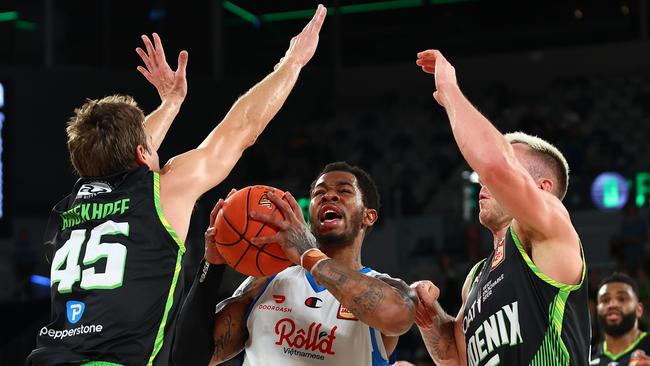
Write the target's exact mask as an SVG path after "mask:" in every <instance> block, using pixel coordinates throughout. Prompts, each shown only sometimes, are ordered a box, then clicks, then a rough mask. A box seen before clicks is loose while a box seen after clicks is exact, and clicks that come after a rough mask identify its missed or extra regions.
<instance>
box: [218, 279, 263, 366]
mask: <svg viewBox="0 0 650 366" xmlns="http://www.w3.org/2000/svg"><path fill="white" fill-rule="evenodd" d="M267 279H268V278H267V277H260V278H255V277H249V278H248V279H247V280H246V281H244V283H242V285H241V286H240V287H239V289H237V291H236V292H235V294H234V295H233V296H232V297H230V298H228V299H226V300H224V301H222V302H220V303H219V304H218V305H217V309H216V314H215V317H214V331H213V339H214V351H213V353H212V359H211V360H210V365H216V364H219V363H221V362H224V361H227V360H229V359H231V358H233V357H235V356H236V355H237V354H238V353H239V352H241V350H242V349H244V345H245V343H246V340H247V339H248V330H247V329H246V319H245V315H246V310H248V307H249V306H250V305H251V303H252V302H253V300H254V299H255V296H256V295H257V294H258V293H259V292H260V290H261V289H262V287H263V286H264V283H266V280H267Z"/></svg>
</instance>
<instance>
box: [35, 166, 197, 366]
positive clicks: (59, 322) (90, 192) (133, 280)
mask: <svg viewBox="0 0 650 366" xmlns="http://www.w3.org/2000/svg"><path fill="white" fill-rule="evenodd" d="M159 183H160V181H159V175H158V173H155V172H151V171H149V170H148V169H147V168H146V167H141V168H137V169H134V170H130V171H126V172H122V173H120V174H116V175H113V176H109V177H104V178H92V179H86V178H82V179H80V180H79V181H77V183H76V184H75V186H74V189H73V190H72V194H70V195H69V196H68V197H66V198H65V199H63V200H62V201H61V202H59V203H58V204H57V205H56V206H55V207H54V209H53V210H52V214H51V216H50V221H49V223H48V227H47V229H46V236H45V243H46V245H49V246H51V247H50V248H48V249H52V254H53V255H52V257H51V258H50V259H51V272H50V276H51V299H52V305H51V306H52V310H51V313H52V315H51V320H50V322H49V323H48V324H47V325H45V326H44V327H42V328H41V329H40V331H39V334H38V338H37V349H36V350H34V351H33V352H32V353H31V355H30V356H29V358H28V360H27V363H28V365H39V366H40V365H45V366H49V365H59V364H69V363H74V364H77V363H82V364H91V365H92V364H95V365H116V364H117V365H138V366H140V365H167V363H168V360H169V351H170V343H171V332H170V330H172V329H173V326H174V322H175V318H176V316H177V312H178V309H179V307H180V304H179V302H180V296H181V295H182V292H183V291H182V288H181V286H182V282H183V281H182V280H181V278H180V277H181V260H182V257H183V253H184V252H185V246H184V244H183V243H182V242H181V240H180V239H179V238H178V236H177V235H176V233H175V232H174V231H173V230H172V228H171V227H170V226H169V224H168V223H167V220H166V219H165V217H164V215H163V213H162V208H161V205H160V196H159V192H160V184H159ZM87 362H90V363H87Z"/></svg>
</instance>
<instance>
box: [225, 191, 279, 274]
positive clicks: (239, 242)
mask: <svg viewBox="0 0 650 366" xmlns="http://www.w3.org/2000/svg"><path fill="white" fill-rule="evenodd" d="M269 194H275V195H277V196H278V197H282V195H283V194H284V192H283V191H281V190H279V189H276V188H273V187H268V186H263V185H257V186H250V187H246V188H243V189H241V190H239V191H237V192H236V193H235V194H233V195H232V196H230V197H228V198H227V199H226V201H225V202H224V204H223V208H222V209H221V211H219V214H218V215H217V218H216V221H215V223H214V226H215V229H216V231H217V232H216V234H215V241H216V243H217V249H218V250H219V253H221V256H223V258H224V259H225V261H226V263H228V265H229V266H231V267H232V268H234V269H235V270H236V271H237V272H240V273H243V274H245V275H249V276H255V277H262V276H270V275H274V274H276V273H278V272H280V271H282V270H283V269H285V268H287V267H289V266H290V265H291V262H290V261H289V260H288V259H287V257H286V256H285V255H284V251H283V250H282V248H281V247H280V245H278V244H276V243H267V244H262V245H260V246H257V245H255V244H253V243H251V242H250V240H251V238H255V237H263V236H272V235H275V233H277V230H276V229H275V228H273V227H270V226H268V225H267V224H266V223H264V222H261V221H257V220H254V219H252V218H250V217H249V212H251V211H257V212H260V213H262V212H264V213H269V212H270V213H272V214H274V215H276V216H277V217H279V218H282V219H284V215H282V213H281V212H280V211H279V210H278V209H277V207H276V206H275V205H274V204H273V203H272V202H271V200H269V198H268V195H269Z"/></svg>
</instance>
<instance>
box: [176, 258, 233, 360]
mask: <svg viewBox="0 0 650 366" xmlns="http://www.w3.org/2000/svg"><path fill="white" fill-rule="evenodd" d="M225 268H226V265H214V264H210V263H208V262H207V261H206V260H205V259H204V260H202V261H201V264H200V266H199V270H198V271H197V273H196V276H195V277H194V282H193V283H192V288H190V292H189V293H188V294H187V298H186V299H185V302H184V303H183V307H182V308H181V311H180V314H179V315H178V321H177V323H176V334H175V336H174V342H173V347H172V365H177V366H185V365H207V364H209V363H210V359H211V358H212V352H213V351H214V341H213V339H212V332H213V329H214V312H215V308H216V305H217V304H218V303H219V299H218V296H219V286H220V285H221V280H222V278H223V272H224V270H225Z"/></svg>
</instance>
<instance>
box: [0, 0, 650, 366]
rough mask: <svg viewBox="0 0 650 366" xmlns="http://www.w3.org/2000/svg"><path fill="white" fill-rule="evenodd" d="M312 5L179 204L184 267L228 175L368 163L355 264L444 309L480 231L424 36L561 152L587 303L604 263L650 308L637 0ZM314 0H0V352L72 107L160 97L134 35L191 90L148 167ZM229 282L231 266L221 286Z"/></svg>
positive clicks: (185, 143) (12, 356)
mask: <svg viewBox="0 0 650 366" xmlns="http://www.w3.org/2000/svg"><path fill="white" fill-rule="evenodd" d="M324 4H325V5H326V6H328V7H329V9H330V13H329V16H328V18H327V19H326V21H325V25H324V27H323V29H322V32H321V41H320V46H319V49H318V51H317V53H316V55H315V57H314V59H313V60H312V62H311V63H310V64H309V65H308V66H307V67H306V68H305V69H304V71H303V73H302V75H301V77H300V79H299V81H298V83H297V85H296V87H295V89H294V91H293V93H292V95H291V96H290V97H289V100H288V101H287V103H286V104H285V106H284V107H283V109H282V110H281V111H280V113H279V114H278V115H277V117H276V118H275V119H274V121H273V122H272V123H271V124H270V126H269V127H268V129H267V130H266V131H265V132H264V133H263V135H262V136H261V137H260V138H259V139H258V142H257V143H256V144H255V146H254V147H252V148H251V149H249V150H248V151H247V152H246V153H245V154H244V156H243V158H242V159H241V160H240V162H239V163H238V165H237V166H236V168H235V169H234V170H233V172H232V173H231V174H230V177H229V178H228V179H227V180H226V181H225V182H223V183H222V184H221V185H220V186H219V187H218V188H216V189H214V190H213V191H211V192H209V193H208V194H206V195H205V196H204V197H203V198H202V199H201V201H200V202H199V204H198V205H197V208H196V212H195V215H194V217H193V223H192V228H191V232H190V235H189V237H188V240H187V242H188V243H187V246H188V253H187V260H186V265H187V266H188V269H189V270H190V271H191V273H193V272H194V270H195V268H196V265H197V263H198V260H199V259H200V257H201V256H202V251H203V242H202V233H203V230H204V229H205V227H206V224H207V219H208V213H209V210H210V209H211V207H212V205H213V204H214V202H215V201H216V199H217V198H218V197H222V196H224V195H225V194H226V193H227V192H228V191H229V190H230V188H232V187H243V186H246V185H250V184H256V183H262V184H269V185H273V186H276V187H278V188H281V189H285V190H290V191H291V192H292V193H294V195H295V196H299V197H307V189H308V186H309V183H310V182H311V180H312V179H313V178H314V177H315V175H316V174H317V172H318V171H319V169H320V168H321V167H322V166H323V165H324V164H325V163H327V162H331V161H336V160H347V161H349V162H351V163H354V164H358V165H360V166H361V167H363V168H364V169H366V170H368V171H369V172H370V173H371V174H372V175H373V177H374V178H375V180H376V181H377V184H378V186H379V188H380V191H381V194H382V200H383V207H382V210H381V213H380V221H379V223H378V227H377V229H376V230H374V231H373V232H372V233H371V234H370V236H369V237H368V238H367V240H366V242H365V244H364V251H363V262H364V263H365V264H366V265H370V266H372V267H373V268H374V269H376V270H378V271H381V272H387V273H390V274H391V275H393V276H399V277H402V278H403V279H405V280H406V281H407V282H412V281H414V280H417V279H424V278H428V279H432V280H433V281H434V282H435V283H436V284H438V285H439V286H440V287H441V289H442V296H441V299H440V301H441V303H442V304H443V306H444V307H445V308H446V309H447V310H448V311H450V312H452V313H453V312H455V311H456V309H457V308H458V306H459V302H460V286H461V284H462V280H463V279H464V276H465V274H466V272H467V270H468V267H469V266H470V265H471V264H473V263H474V262H476V261H477V260H478V259H479V258H480V257H483V256H485V255H486V254H487V253H489V251H490V248H491V241H490V240H491V237H490V235H489V233H488V232H486V231H485V230H484V229H483V228H482V227H481V226H480V225H479V224H478V220H477V218H476V213H477V211H476V203H475V202H476V199H477V197H476V196H477V191H478V190H477V185H476V184H475V183H472V176H471V175H470V174H469V173H470V172H469V169H468V167H467V165H466V164H465V163H464V161H463V160H462V158H461V156H460V154H459V153H458V150H457V148H456V146H455V144H454V141H453V139H452V137H451V134H450V129H449V125H448V122H447V119H446V116H445V114H444V113H443V110H442V109H441V108H440V107H439V106H438V105H437V104H436V103H435V102H434V101H433V99H432V97H431V93H432V92H433V90H434V87H433V78H432V77H431V76H430V75H426V74H424V73H422V72H421V71H420V69H419V68H418V67H417V66H416V65H415V55H416V53H417V52H418V51H421V50H423V49H426V48H439V49H441V50H442V51H443V53H444V54H445V55H446V56H447V57H448V58H449V59H450V61H451V62H452V63H453V64H454V65H455V66H456V70H457V75H458V79H459V82H460V84H461V87H462V88H463V90H464V91H465V93H466V94H467V95H468V96H469V98H470V100H471V101H472V102H473V103H475V104H476V105H477V106H478V107H479V109H480V110H481V111H482V112H484V113H485V114H486V115H487V116H488V117H489V118H490V119H491V120H492V121H493V122H494V123H495V124H496V126H497V127H498V128H499V129H501V130H502V131H506V132H507V131H513V130H523V131H525V132H528V133H533V134H537V135H539V136H540V137H543V138H545V139H547V140H549V141H551V142H553V143H555V144H557V145H558V147H560V149H561V150H562V151H563V152H564V153H565V155H566V157H567V158H568V160H569V163H570V165H571V167H572V174H571V184H570V187H569V193H568V196H567V198H566V199H565V204H566V205H567V207H568V208H569V210H570V212H571V214H572V219H573V222H574V224H575V226H576V228H577V230H578V232H579V233H580V235H581V238H582V241H583V244H584V250H585V255H586V258H587V261H588V265H589V284H590V293H591V295H592V299H593V295H595V293H594V291H595V286H596V285H597V283H598V281H599V279H600V278H602V276H603V275H606V274H608V273H610V272H611V271H613V270H617V269H618V270H623V271H627V272H628V273H630V274H631V275H633V276H634V277H635V278H636V279H637V280H638V281H639V284H640V287H641V293H642V298H643V300H644V302H645V304H646V310H648V309H650V306H649V305H650V304H649V303H648V302H649V301H650V279H649V278H648V273H650V272H649V271H650V267H649V264H650V262H648V252H649V251H648V249H649V248H648V246H649V242H648V226H647V224H646V223H647V221H648V219H650V216H649V210H648V199H650V193H649V192H650V161H649V160H650V145H648V144H647V139H648V137H649V136H650V135H649V132H650V103H649V102H650V84H649V83H648V82H649V81H650V42H649V41H648V16H649V12H648V3H647V0H629V1H628V0H616V1H612V0H600V1H586V0H585V1H528V2H525V3H522V2H514V1H482V0H464V1H462V0H388V1H382V2H374V1H372V0H348V1H344V0H334V1H325V2H324ZM315 6H316V2H311V1H297V0H285V1H251V0H229V1H221V0H220V1H216V0H213V1H194V2H188V1H185V2H182V3H181V2H180V1H171V0H167V1H165V0H145V1H121V0H98V1H93V2H89V1H81V0H61V1H54V0H40V1H18V0H5V1H2V2H0V83H1V85H2V88H0V126H1V128H2V130H1V131H2V134H1V137H2V140H1V142H2V146H1V155H0V158H1V163H2V165H1V171H2V180H1V181H2V187H1V188H2V189H1V190H2V199H1V200H0V206H1V207H0V209H1V210H0V215H1V218H0V232H1V234H2V236H3V238H2V239H0V314H2V315H1V316H2V318H1V319H2V323H1V324H2V325H1V326H0V365H20V364H22V363H23V362H24V359H25V356H26V355H27V354H28V353H29V351H30V350H31V349H32V348H33V347H34V343H35V338H36V333H37V331H38V329H39V328H40V327H41V326H42V325H43V324H44V323H45V322H46V320H47V319H48V316H49V286H48V285H47V284H46V281H47V277H48V276H49V265H48V264H47V263H46V261H45V259H44V253H43V250H42V241H41V239H42V233H43V229H44V225H45V222H46V219H47V215H48V213H49V210H50V208H51V207H52V206H53V205H54V204H55V203H56V202H57V201H58V200H59V199H60V198H62V197H64V196H65V195H66V194H67V193H68V192H69V189H70V187H71V186H72V184H73V183H74V181H75V179H76V178H75V176H74V173H73V172H72V168H71V166H70V163H69V158H68V155H67V151H66V144H65V142H66V137H65V123H66V121H67V119H68V117H69V116H70V115H71V113H72V111H73V109H74V108H75V107H77V106H79V105H81V104H82V103H83V102H84V100H85V98H98V97H102V96H105V95H109V94H113V93H124V94H130V95H133V96H134V97H135V98H136V99H137V100H138V101H139V103H140V105H141V106H142V107H143V108H144V109H145V111H147V112H149V111H151V110H153V109H154V108H155V107H156V106H157V104H158V96H157V93H156V91H155V90H154V88H153V87H151V86H150V85H149V84H148V83H147V82H146V80H145V79H144V78H143V77H142V76H141V75H139V73H138V72H137V71H136V70H135V67H136V66H137V65H138V64H139V62H140V60H139V57H138V56H137V55H136V53H135V52H134V49H135V47H137V46H140V42H141V41H140V37H139V36H140V35H141V34H143V33H148V34H150V33H151V32H153V31H156V32H159V33H160V35H161V37H162V39H163V42H164V45H165V49H166V51H167V58H168V59H169V60H175V59H176V55H177V54H178V52H179V51H180V50H181V49H187V50H188V51H189V54H190V58H189V66H188V79H189V94H188V97H187V99H186V101H185V104H184V105H183V108H182V110H181V113H180V114H179V116H178V118H177V120H176V122H175V124H174V125H173V126H172V128H171V130H170V131H169V133H168V135H167V139H166V141H165V142H164V143H163V146H162V148H161V150H160V151H159V153H160V157H161V161H165V160H166V159H168V158H170V157H172V156H174V155H176V154H178V153H180V152H183V151H185V150H187V149H189V148H192V147H194V146H196V145H197V144H198V143H199V142H200V141H201V140H202V138H203V137H204V136H205V135H206V134H207V133H208V132H209V131H210V130H211V129H212V128H213V126H214V124H215V123H216V122H218V121H219V120H220V119H221V118H222V117H223V115H224V114H225V112H226V111H227V108H229V106H230V105H231V104H232V103H233V102H234V100H235V99H236V98H237V97H238V96H239V95H241V94H242V93H243V92H245V91H246V90H247V89H248V88H249V87H250V86H252V85H253V84H254V83H255V82H257V81H258V80H260V79H261V78H262V77H263V76H264V75H265V74H267V73H268V72H269V71H270V70H271V69H272V67H273V65H275V63H276V62H277V61H278V60H279V58H280V57H281V56H282V55H283V54H284V51H285V50H286V48H287V46H288V41H289V39H290V38H291V37H292V36H293V35H295V34H296V33H297V32H298V31H299V30H300V29H301V28H302V26H303V24H304V23H305V22H306V21H307V18H308V17H309V16H310V15H311V14H312V13H313V9H314V8H315ZM172 66H173V67H175V61H174V62H172ZM603 172H616V173H618V174H619V175H620V176H618V178H617V176H616V175H609V176H605V177H601V179H600V180H599V181H598V184H596V188H597V194H596V195H595V199H594V198H593V197H592V185H593V182H594V181H595V180H596V178H597V177H598V176H599V174H601V173H603ZM40 276H42V277H40ZM240 280H241V276H239V275H237V274H235V273H234V272H229V275H228V278H227V279H226V281H224V284H223V286H222V290H223V293H224V296H225V295H226V294H227V293H229V292H231V291H232V290H233V289H234V288H235V287H236V285H237V284H238V283H239V281H240ZM186 281H188V284H189V282H191V276H188V277H187V278H186ZM44 282H45V284H43V283H44ZM592 305H593V301H592ZM647 315H648V314H646V315H645V318H644V327H645V326H646V325H647V322H648V316H647ZM594 332H595V334H596V336H597V335H598V329H596V328H594ZM422 347H423V346H422V343H421V341H420V339H419V334H418V333H417V331H416V330H415V329H413V330H412V331H411V332H410V333H408V334H407V335H405V336H403V338H402V339H401V341H400V344H399V346H398V352H399V355H400V358H401V359H407V360H411V361H418V365H431V364H432V363H431V361H426V358H425V359H421V358H423V357H422V356H423V355H424V354H425V352H424V351H423V348H422Z"/></svg>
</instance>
